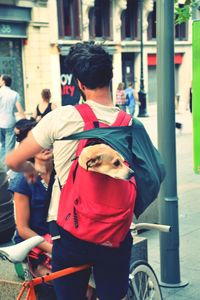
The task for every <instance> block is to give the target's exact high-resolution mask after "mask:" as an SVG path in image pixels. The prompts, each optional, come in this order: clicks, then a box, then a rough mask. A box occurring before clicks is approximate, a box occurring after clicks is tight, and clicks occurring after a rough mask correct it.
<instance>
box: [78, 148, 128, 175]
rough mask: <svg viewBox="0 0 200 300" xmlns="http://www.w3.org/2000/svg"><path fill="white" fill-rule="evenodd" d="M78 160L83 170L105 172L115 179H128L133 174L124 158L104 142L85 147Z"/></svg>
mask: <svg viewBox="0 0 200 300" xmlns="http://www.w3.org/2000/svg"><path fill="white" fill-rule="evenodd" d="M78 162H79V165H80V166H81V167H82V168H84V169H85V170H88V171H93V172H97V173H101V174H105V175H108V176H111V177H113V178H116V179H124V180H129V179H130V178H131V177H132V176H133V175H134V171H133V170H131V169H130V168H129V167H128V166H127V164H126V163H125V161H124V158H123V157H122V156H121V155H120V154H119V153H118V152H117V151H115V150H114V149H112V148H111V147H110V146H109V145H106V144H96V145H92V146H87V147H85V148H84V149H83V150H82V152H81V154H80V156H79V159H78Z"/></svg>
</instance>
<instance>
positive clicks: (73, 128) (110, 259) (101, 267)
mask: <svg viewBox="0 0 200 300" xmlns="http://www.w3.org/2000/svg"><path fill="white" fill-rule="evenodd" d="M66 64H67V66H68V68H70V71H71V73H72V74H73V76H74V78H76V80H77V84H78V87H79V89H80V91H81V94H82V95H83V98H84V99H86V103H87V105H88V106H89V107H90V108H91V109H92V111H93V113H95V115H96V116H97V119H98V120H100V121H101V122H102V123H105V124H108V125H111V124H113V123H114V122H115V120H116V118H117V117H118V115H119V111H120V110H119V108H118V107H116V106H114V105H113V100H112V96H111V91H110V82H111V80H112V77H113V67H112V60H111V58H110V55H109V54H108V53H107V52H106V51H105V50H104V48H103V47H102V46H101V45H95V44H94V42H83V43H77V44H75V45H74V46H72V47H71V49H70V51H69V54H68V56H67V59H66ZM58 120H59V121H58ZM83 129H84V122H83V119H82V117H81V116H80V114H79V113H78V111H77V109H76V108H75V107H73V106H62V107H59V108H57V109H56V110H54V111H52V112H50V113H49V114H47V115H46V116H45V117H44V118H43V119H42V120H41V121H40V122H39V123H38V124H37V126H36V127H34V129H33V130H32V131H31V133H30V134H29V135H28V137H27V138H26V139H25V140H24V141H23V143H22V144H20V145H19V147H18V148H17V149H15V150H13V151H12V153H10V154H9V155H8V156H7V160H6V162H7V164H8V166H9V167H10V168H12V169H15V170H20V169H23V168H25V167H26V163H25V161H26V159H27V158H28V157H31V156H33V155H35V154H36V153H37V152H39V151H41V149H43V148H50V147H52V145H53V155H54V165H55V170H56V176H57V178H59V180H56V181H55V183H54V186H53V193H52V199H51V203H50V208H49V217H48V220H56V219H57V210H58V201H59V194H60V187H62V186H63V185H64V184H65V181H66V179H67V177H68V174H69V170H70V167H71V165H72V163H73V162H72V160H73V159H74V157H75V154H76V150H77V146H78V141H77V140H73V141H72V140H70V141H57V139H60V138H62V137H64V136H69V135H71V134H73V133H76V132H80V131H83ZM58 181H59V183H58ZM102 190H103V189H102ZM83 226H84V224H83ZM88 231H90V228H88ZM58 233H59V235H60V237H61V238H59V237H58V238H57V239H54V241H53V256H52V259H53V261H52V262H53V271H57V270H61V269H63V268H66V267H68V266H73V265H80V264H84V263H86V262H87V263H88V262H92V263H93V271H94V277H95V282H96V291H97V297H98V298H99V299H101V300H105V299H109V300H117V299H118V300H121V299H126V294H127V289H128V277H129V261H130V256H131V248H132V236H131V234H130V231H128V232H127V233H126V236H125V238H124V240H123V241H122V242H121V243H120V245H119V247H117V248H113V247H110V245H109V244H106V245H99V244H96V243H92V242H88V241H85V240H84V236H83V237H82V239H79V238H77V237H75V236H74V235H72V234H71V233H70V232H68V231H66V230H64V229H63V228H62V227H61V226H58ZM89 275H90V270H88V269H87V270H84V271H81V272H78V273H76V274H73V275H70V276H64V277H62V278H59V279H57V280H54V287H55V290H56V296H57V299H58V300H64V299H66V295H67V299H68V300H74V299H85V295H86V289H87V285H88V280H89Z"/></svg>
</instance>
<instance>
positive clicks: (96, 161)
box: [86, 155, 102, 170]
mask: <svg viewBox="0 0 200 300" xmlns="http://www.w3.org/2000/svg"><path fill="white" fill-rule="evenodd" d="M101 163H102V155H97V156H95V157H93V158H91V159H89V160H88V161H87V162H86V167H87V170H88V169H89V168H93V167H97V166H99V165H100V164H101Z"/></svg>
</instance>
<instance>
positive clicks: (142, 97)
mask: <svg viewBox="0 0 200 300" xmlns="http://www.w3.org/2000/svg"><path fill="white" fill-rule="evenodd" d="M143 2H144V0H139V4H140V90H139V92H138V98H139V102H140V106H139V113H138V117H148V114H147V97H146V93H145V90H144V66H143V60H144V51H143V50H144V44H143V4H144V3H143Z"/></svg>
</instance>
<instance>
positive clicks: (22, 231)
mask: <svg viewBox="0 0 200 300" xmlns="http://www.w3.org/2000/svg"><path fill="white" fill-rule="evenodd" d="M47 154H49V158H48V159H47V160H46V155H47ZM44 156H45V160H44ZM34 160H35V162H34V165H32V163H31V162H30V169H29V170H27V171H26V172H25V173H24V174H22V173H19V174H17V175H15V177H14V179H12V178H11V180H10V185H9V189H10V191H12V192H13V194H14V196H13V198H14V204H15V214H16V225H17V230H16V234H15V238H14V240H15V243H19V242H21V241H23V240H25V239H28V238H30V237H32V236H35V235H42V236H44V238H45V241H44V242H43V243H41V244H40V245H39V246H38V250H37V251H36V252H35V253H31V254H30V256H29V258H30V263H31V267H32V271H33V273H34V274H36V275H42V274H44V273H46V272H49V270H51V264H50V256H51V253H52V243H51V238H50V235H49V229H48V224H47V222H46V205H47V203H46V201H47V187H48V183H49V179H50V174H51V171H52V168H53V164H52V158H51V154H50V153H49V150H43V151H41V152H40V153H39V154H37V155H36V156H35V159H34ZM35 250H36V249H35ZM36 254H38V257H36ZM39 254H42V255H43V258H42V257H40V255H39ZM34 255H35V256H34ZM34 258H35V259H34ZM41 259H43V261H42V260H41Z"/></svg>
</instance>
